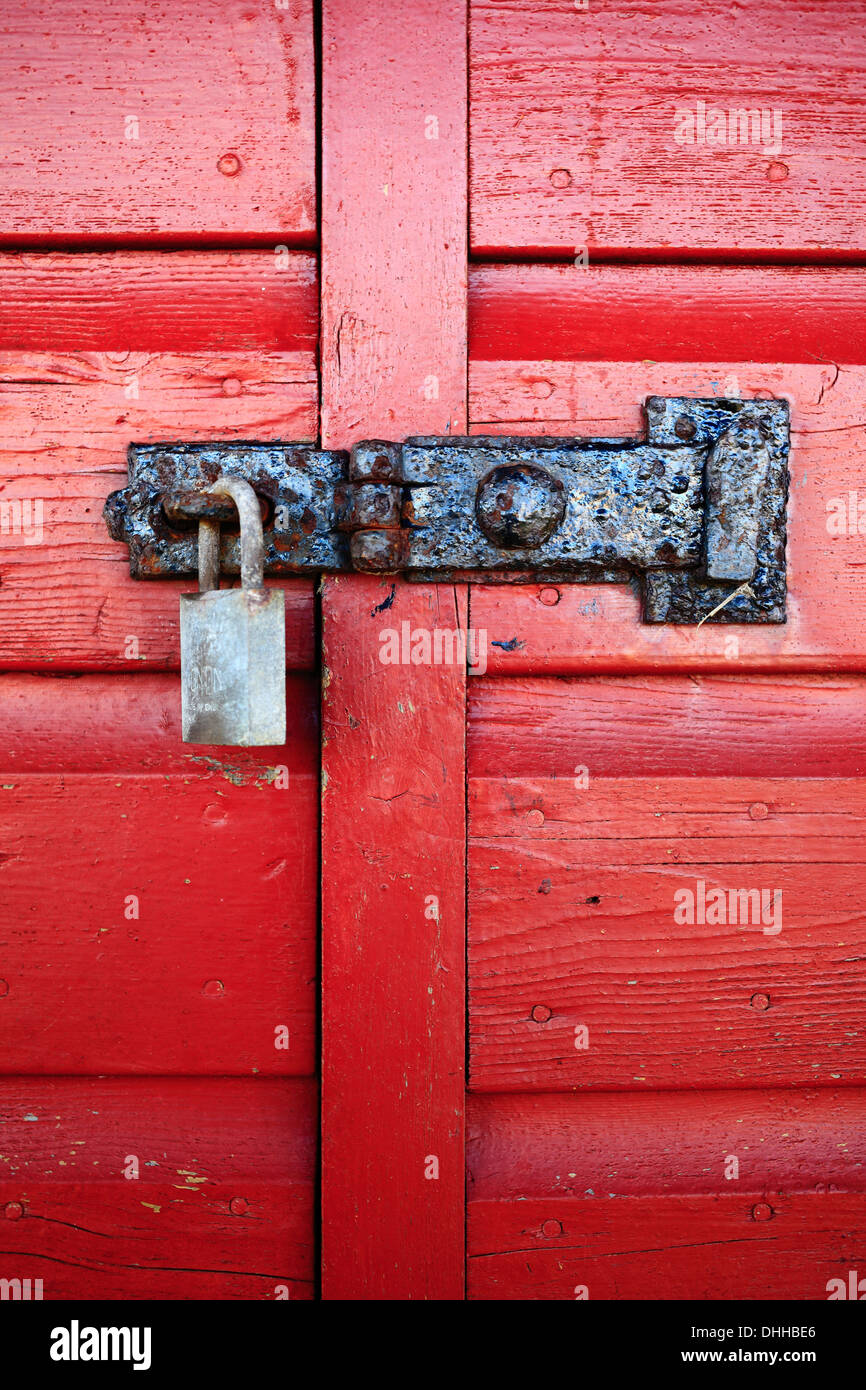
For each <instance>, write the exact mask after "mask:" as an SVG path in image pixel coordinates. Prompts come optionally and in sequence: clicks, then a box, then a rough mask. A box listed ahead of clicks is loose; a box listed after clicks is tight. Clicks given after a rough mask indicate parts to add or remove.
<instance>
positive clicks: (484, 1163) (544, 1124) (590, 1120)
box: [466, 1088, 866, 1202]
mask: <svg viewBox="0 0 866 1390" xmlns="http://www.w3.org/2000/svg"><path fill="white" fill-rule="evenodd" d="M864 1120H866V1092H864V1091H862V1090H839V1089H828V1090H821V1089H817V1088H816V1089H809V1090H803V1091H797V1092H795V1093H792V1092H790V1091H776V1090H772V1089H766V1090H763V1089H762V1090H759V1091H727V1092H725V1093H724V1094H718V1093H710V1092H700V1091H699V1092H693V1091H689V1092H674V1091H667V1092H665V1093H664V1095H629V1096H622V1095H611V1094H600V1095H587V1096H568V1095H554V1094H545V1095H535V1096H529V1095H518V1096H510V1095H499V1096H494V1095H490V1096H472V1097H471V1098H470V1100H469V1104H468V1107H467V1137H466V1161H467V1168H468V1174H469V1199H470V1201H472V1202H480V1201H492V1200H496V1201H513V1200H519V1199H524V1198H530V1199H533V1198H534V1199H542V1198H555V1197H616V1198H621V1197H639V1196H644V1197H651V1196H682V1197H685V1196H698V1195H713V1194H717V1193H719V1192H721V1191H724V1190H729V1191H740V1190H741V1189H742V1190H744V1191H746V1192H759V1193H760V1192H776V1193H778V1192H785V1193H789V1194H790V1193H793V1192H809V1191H815V1190H816V1189H818V1190H819V1191H828V1190H829V1191H834V1192H848V1193H854V1192H863V1191H864V1190H866V1126H864ZM729 1155H733V1156H734V1157H736V1158H737V1171H738V1176H737V1177H736V1178H733V1177H732V1178H726V1177H725V1162H726V1159H727V1158H728V1156H729ZM732 1171H733V1170H732Z"/></svg>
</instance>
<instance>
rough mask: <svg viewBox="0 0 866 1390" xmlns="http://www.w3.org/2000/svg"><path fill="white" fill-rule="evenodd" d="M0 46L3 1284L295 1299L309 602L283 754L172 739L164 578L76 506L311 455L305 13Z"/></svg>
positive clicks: (136, 14)
mask: <svg viewBox="0 0 866 1390" xmlns="http://www.w3.org/2000/svg"><path fill="white" fill-rule="evenodd" d="M0 24H2V29H3V43H2V45H0V65H2V69H3V82H2V86H3V90H4V106H3V109H4V119H3V128H4V137H3V166H2V174H0V204H2V208H3V218H2V224H3V229H4V240H5V242H6V243H7V249H6V250H5V251H4V253H3V255H2V257H0V286H2V314H0V351H2V357H0V373H2V377H0V415H2V422H3V431H2V434H3V440H2V450H3V463H2V479H3V480H2V488H0V662H2V668H3V674H2V676H0V704H2V718H0V740H2V750H0V754H2V771H3V775H2V777H0V784H2V791H0V797H2V800H0V873H2V894H0V896H2V931H0V941H2V949H0V959H2V966H0V976H2V979H3V984H2V985H0V1012H2V1018H0V1040H2V1041H0V1071H2V1077H0V1117H2V1124H0V1129H2V1134H3V1144H2V1146H0V1149H2V1153H3V1155H4V1157H3V1160H2V1164H0V1209H2V1212H3V1214H4V1215H5V1218H6V1219H5V1220H4V1222H3V1236H4V1239H3V1241H2V1250H3V1254H2V1257H0V1277H2V1278H5V1279H8V1280H16V1279H18V1280H27V1279H29V1280H31V1286H30V1287H31V1290H32V1289H34V1288H35V1287H36V1281H39V1280H41V1281H42V1283H41V1288H40V1292H41V1296H42V1297H43V1298H44V1299H46V1300H48V1299H63V1298H88V1299H130V1298H131V1299H141V1298H161V1299H208V1298H220V1299H225V1298H233V1299H281V1298H289V1297H290V1298H292V1299H298V1298H301V1299H303V1298H310V1297H312V1295H313V1292H314V1288H315V1281H316V1277H317V1271H316V1264H315V1258H314V1248H315V1239H316V1231H315V1211H314V1191H315V1180H316V1164H317V1157H316V1153H317V1111H318V1103H317V1095H316V1092H317V1082H316V1072H317V1060H316V1027H317V1011H318V1001H317V987H316V974H317V964H316V961H317V877H318V872H317V860H318V856H317V823H318V762H319V742H318V681H317V678H316V674H315V669H316V664H317V663H316V651H315V633H314V612H313V604H314V596H313V584H312V582H310V581H304V580H293V581H290V582H288V583H286V584H285V589H286V608H287V629H286V638H287V641H286V650H287V663H288V666H289V668H290V669H289V676H288V714H289V724H290V727H291V729H292V737H291V739H290V741H289V742H287V744H286V745H285V747H283V748H278V749H276V748H275V749H256V750H253V751H249V752H245V751H243V750H239V749H218V748H214V749H209V748H196V747H192V746H187V745H184V744H183V743H182V742H181V738H180V707H179V702H178V693H179V684H178V614H177V606H178V594H179V592H181V591H182V590H184V589H188V588H189V587H190V585H189V584H188V583H186V582H183V581H166V582H165V583H136V582H133V581H132V580H131V579H130V577H129V568H128V557H127V556H126V553H125V551H124V549H123V548H122V547H120V546H118V545H117V544H116V543H114V542H112V541H111V539H110V538H109V536H108V534H107V531H106V529H105V524H104V522H103V520H102V515H101V513H102V506H103V503H104V500H105V498H106V496H107V495H108V493H109V492H110V491H111V490H112V489H113V488H115V487H119V486H124V485H125V481H126V457H125V456H126V449H127V445H128V444H129V443H130V442H131V441H133V440H148V439H150V440H160V439H195V438H198V439H202V438H204V439H212V438H237V437H238V436H240V437H252V438H256V437H259V438H269V437H270V438H274V437H277V438H279V437H282V438H289V439H299V440H303V439H314V438H315V437H316V433H317V429H318V421H317V406H318V385H317V366H316V335H317V322H318V310H317V278H318V277H317V258H316V253H315V249H314V242H315V218H316V207H315V182H316V180H315V62H314V30H313V14H312V7H311V6H310V5H309V4H308V3H306V0H291V4H289V5H287V6H285V7H283V6H281V5H276V6H275V5H261V6H249V5H246V4H240V3H234V0H230V3H228V4H223V5H220V6H218V7H214V8H210V9H208V10H199V9H196V8H195V7H193V9H190V8H189V7H187V6H180V5H171V4H169V5H162V4H151V3H147V2H146V3H144V4H143V5H142V4H139V3H135V4H131V3H125V0H122V3H120V4H111V5H106V4H104V3H102V2H101V0H92V2H91V3H85V4H84V5H69V4H65V3H62V4H59V5H58V4H50V5H39V4H36V5H33V4H30V3H26V4H24V3H22V4H13V5H7V6H5V7H4V12H3V16H2V20H0ZM73 248H74V249H73ZM4 1287H5V1286H4ZM12 1287H13V1288H14V1285H13V1286H12ZM5 1296H6V1294H5V1293H4V1297H5ZM10 1296H12V1297H14V1296H15V1295H14V1293H13V1294H12V1295H10Z"/></svg>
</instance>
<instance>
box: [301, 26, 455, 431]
mask: <svg viewBox="0 0 866 1390" xmlns="http://www.w3.org/2000/svg"><path fill="white" fill-rule="evenodd" d="M323 22H324V34H325V42H324V45H323V52H324V70H323V74H322V103H323V137H322V199H323V235H322V434H323V437H324V438H325V439H327V440H328V441H329V444H328V445H326V447H331V448H346V447H348V446H349V445H351V444H354V443H355V442H356V440H357V439H359V438H364V439H376V438H382V439H392V438H397V439H399V438H400V437H401V435H402V434H448V433H451V434H460V433H461V432H464V431H465V418H466V277H467V269H466V255H467V249H466V236H467V233H466V119H467V117H466V83H465V76H466V70H465V53H466V14H465V7H461V6H459V5H457V4H456V3H454V0H448V3H446V4H445V5H441V4H438V5H437V4H436V3H435V0H414V3H413V4H412V5H411V6H409V7H407V6H405V5H400V4H397V3H395V0H388V3H386V4H378V5H376V6H374V7H372V8H370V7H364V6H359V5H353V4H352V3H351V0H329V3H327V4H326V5H325V9H324V17H323Z"/></svg>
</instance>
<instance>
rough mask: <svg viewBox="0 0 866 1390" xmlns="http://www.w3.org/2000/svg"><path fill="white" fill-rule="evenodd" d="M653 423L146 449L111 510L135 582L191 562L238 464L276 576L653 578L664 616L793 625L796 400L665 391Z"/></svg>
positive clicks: (227, 551) (648, 582)
mask: <svg viewBox="0 0 866 1390" xmlns="http://www.w3.org/2000/svg"><path fill="white" fill-rule="evenodd" d="M646 417H647V431H646V438H645V439H580V438H550V437H540V438H532V437H530V438H513V437H500V436H492V437H487V436H478V435H473V436H467V437H465V438H454V437H442V438H424V437H419V438H411V439H407V440H406V441H405V442H404V443H402V444H397V443H390V442H388V441H384V440H367V441H363V442H361V443H359V444H357V445H355V447H354V448H353V449H352V451H351V453H350V454H346V453H342V452H339V451H322V450H317V449H315V448H314V447H313V446H307V445H297V444H250V443H242V444H237V443H223V444H218V443H215V444H158V445H140V444H133V445H131V446H130V449H129V486H128V487H127V488H125V489H124V490H123V491H122V492H116V493H112V495H111V497H109V499H108V502H107V503H106V508H105V515H106V521H107V523H108V527H109V530H110V532H111V534H112V536H114V537H115V539H117V540H123V541H125V542H126V543H127V544H128V546H129V551H130V568H131V572H132V574H133V575H134V576H135V577H136V578H143V577H151V576H154V575H159V574H182V573H188V572H192V571H194V570H195V568H196V539H195V524H196V522H197V520H198V519H200V518H201V517H202V516H210V517H213V516H214V515H216V514H217V513H216V512H215V510H214V508H215V503H214V501H213V500H212V499H211V500H209V501H205V500H203V499H202V496H201V493H202V490H203V489H206V488H207V486H208V484H209V483H211V482H213V481H214V480H215V479H216V477H217V476H218V474H219V473H221V472H231V473H232V474H234V475H236V476H241V477H245V478H247V479H248V481H249V482H251V483H252V486H253V487H254V489H255V491H256V493H257V494H258V495H259V497H260V499H261V502H262V505H263V507H264V509H265V513H266V515H265V523H264V525H265V531H264V535H265V570H266V572H267V573H269V574H305V573H309V572H311V571H312V572H318V571H322V570H352V569H354V570H362V571H366V572H372V573H385V574H387V573H402V574H405V575H406V576H407V577H408V578H410V579H434V580H435V579H449V578H456V579H462V578H476V579H478V578H483V580H484V582H485V583H496V582H511V583H515V582H517V583H519V582H521V581H525V582H532V581H537V580H538V579H539V578H543V579H545V580H551V581H554V580H555V581H556V582H559V583H562V582H578V583H580V582H584V583H586V582H592V583H598V582H612V583H625V582H641V583H642V585H643V592H644V619H645V621H647V622H650V623H678V624H694V623H700V622H704V621H710V622H721V623H783V622H784V621H785V595H786V579H785V517H786V503H787V494H788V446H789V420H788V405H787V402H785V401H778V400H751V401H748V400H747V401H744V400H732V399H724V398H711V399H706V400H704V399H689V398H686V397H676V398H670V397H663V396H651V397H650V398H649V399H648V400H647V402H646ZM219 515H220V516H222V513H221V512H220V513H219ZM221 545H222V550H221V565H222V568H223V570H225V571H226V572H227V573H237V569H238V553H237V537H236V536H232V535H228V534H227V535H224V536H223V538H222V542H221Z"/></svg>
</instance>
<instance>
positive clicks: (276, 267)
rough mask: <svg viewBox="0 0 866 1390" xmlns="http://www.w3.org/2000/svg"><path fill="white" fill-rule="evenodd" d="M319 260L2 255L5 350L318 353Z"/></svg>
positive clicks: (0, 308)
mask: <svg viewBox="0 0 866 1390" xmlns="http://www.w3.org/2000/svg"><path fill="white" fill-rule="evenodd" d="M318 312H319V309H318V285H317V266H316V257H315V256H314V255H312V254H310V253H309V252H305V251H288V250H287V248H286V247H281V248H275V249H274V250H268V251H103V252H100V253H98V254H95V255H89V254H87V253H86V252H80V253H78V254H77V255H65V254H63V253H62V252H36V253H33V254H30V255H25V254H22V255H10V254H6V255H0V349H4V350H7V351H8V350H9V349H10V348H19V349H20V348H23V349H26V350H28V351H32V352H43V351H44V350H45V349H46V348H48V347H50V348H51V349H52V350H53V351H54V352H104V353H111V354H112V362H113V364H114V365H115V366H117V367H119V366H121V365H122V362H123V355H124V354H125V353H130V352H178V353H179V352H209V351H214V350H218V351H223V352H228V353H232V352H235V353H237V352H241V351H242V350H244V349H247V348H261V349H263V350H264V351H265V352H274V351H279V352H305V353H310V354H314V353H315V352H316V350H317V339H318Z"/></svg>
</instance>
